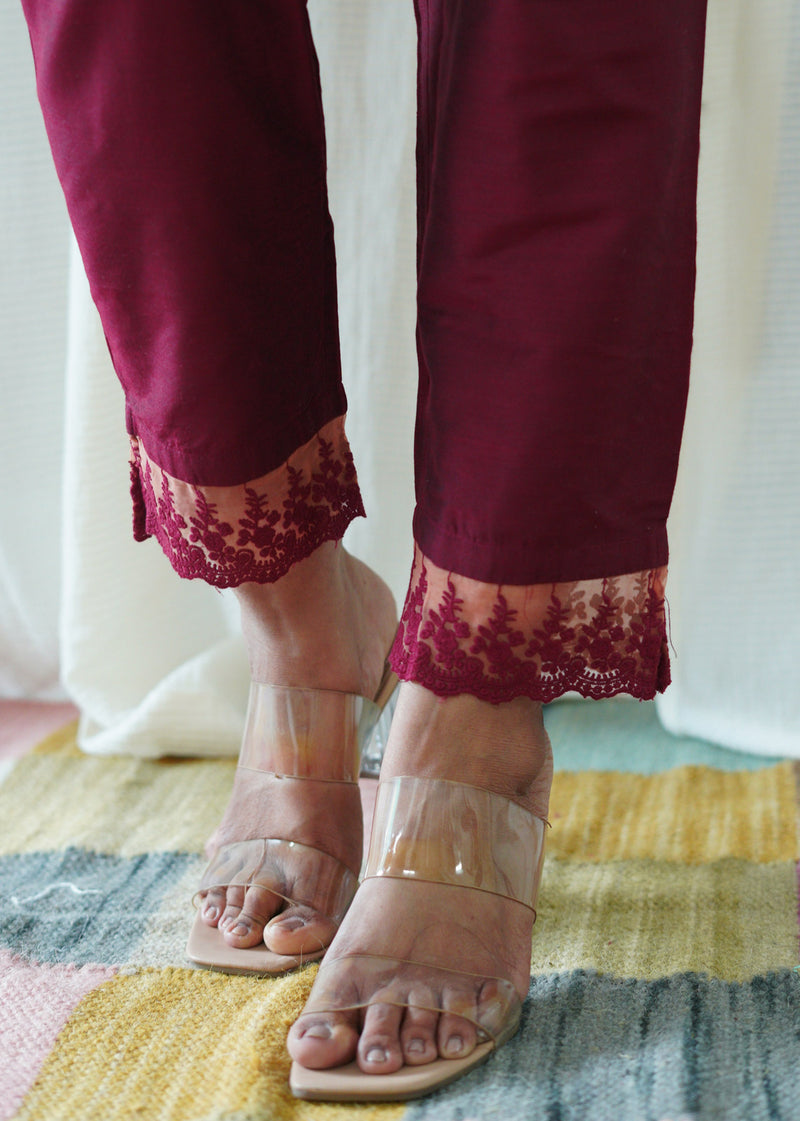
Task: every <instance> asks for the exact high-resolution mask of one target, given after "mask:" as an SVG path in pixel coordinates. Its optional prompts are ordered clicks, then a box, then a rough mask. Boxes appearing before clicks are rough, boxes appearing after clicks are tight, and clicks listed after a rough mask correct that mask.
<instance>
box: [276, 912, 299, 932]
mask: <svg viewBox="0 0 800 1121" xmlns="http://www.w3.org/2000/svg"><path fill="white" fill-rule="evenodd" d="M305 925H306V924H305V922H304V921H303V919H301V918H299V917H298V916H297V915H290V916H289V917H288V918H285V919H276V920H275V922H274V923H273V926H279V927H280V928H281V929H282V930H300V928H301V927H303V926H305Z"/></svg>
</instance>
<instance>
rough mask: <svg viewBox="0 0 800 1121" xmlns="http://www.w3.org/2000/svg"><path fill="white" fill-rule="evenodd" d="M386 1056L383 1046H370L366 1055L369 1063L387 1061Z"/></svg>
mask: <svg viewBox="0 0 800 1121" xmlns="http://www.w3.org/2000/svg"><path fill="white" fill-rule="evenodd" d="M386 1057H387V1056H386V1052H385V1051H384V1049H383V1048H382V1047H370V1049H369V1051H367V1055H366V1059H367V1062H368V1063H385V1062H386Z"/></svg>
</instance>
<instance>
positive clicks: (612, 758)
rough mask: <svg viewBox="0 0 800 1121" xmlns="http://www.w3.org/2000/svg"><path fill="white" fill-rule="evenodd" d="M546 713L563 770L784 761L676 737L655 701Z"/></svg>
mask: <svg viewBox="0 0 800 1121" xmlns="http://www.w3.org/2000/svg"><path fill="white" fill-rule="evenodd" d="M544 715H545V726H546V727H547V731H548V733H549V735H550V738H551V740H552V741H553V753H554V756H555V764H556V768H557V769H558V770H559V771H632V772H633V773H635V774H642V775H652V774H658V773H659V772H661V771H668V770H670V769H671V768H672V767H683V766H699V767H714V768H716V769H717V770H720V771H757V770H760V769H761V768H762V767H770V766H773V765H774V764H775V763H780V762H782V759H781V758H780V757H778V756H772V755H748V754H747V753H746V752H743V751H731V750H729V749H728V748H726V747H717V746H716V745H715V744H712V743H706V742H705V740H697V739H693V738H692V737H691V736H673V735H671V733H669V732H667V731H666V730H665V729H664V728H663V727H662V725H661V722H660V720H659V719H658V714H657V713H656V706H655V702H654V701H642V702H637V701H628V700H613V699H612V700H606V701H572V700H569V701H559V702H558V703H557V704H552V705H548V706H547V707H546V708H545V714H544ZM798 1117H800V1109H799V1110H798Z"/></svg>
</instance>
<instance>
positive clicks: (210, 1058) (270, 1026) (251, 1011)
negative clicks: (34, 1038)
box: [17, 967, 405, 1121]
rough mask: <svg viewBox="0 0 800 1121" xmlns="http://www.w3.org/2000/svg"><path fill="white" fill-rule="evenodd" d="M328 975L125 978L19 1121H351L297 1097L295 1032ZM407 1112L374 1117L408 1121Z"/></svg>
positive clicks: (69, 1031) (70, 1042)
mask: <svg viewBox="0 0 800 1121" xmlns="http://www.w3.org/2000/svg"><path fill="white" fill-rule="evenodd" d="M315 973H316V968H315V967H311V968H309V969H306V970H303V971H301V972H299V973H295V974H292V975H290V976H287V977H281V978H274V979H258V980H257V979H253V978H248V977H226V976H222V975H220V974H214V973H205V972H202V971H194V970H187V969H163V970H147V971H144V972H142V973H138V974H135V975H134V976H128V977H117V978H114V979H113V980H112V981H110V982H108V983H107V984H105V985H102V986H101V987H100V988H98V989H95V990H94V991H93V992H92V993H90V994H89V995H88V996H87V997H86V998H85V999H84V1000H83V1001H82V1002H81V1004H80V1005H78V1007H77V1009H76V1010H75V1012H74V1013H73V1015H72V1016H71V1018H70V1019H69V1021H68V1022H67V1025H66V1027H65V1028H64V1029H63V1031H62V1032H61V1034H60V1036H59V1037H58V1040H57V1041H56V1045H55V1047H54V1048H53V1051H52V1052H51V1054H50V1056H49V1057H48V1059H47V1060H46V1062H45V1064H44V1066H43V1067H42V1070H41V1072H40V1074H39V1077H38V1078H37V1080H36V1082H35V1083H34V1085H33V1087H32V1088H31V1090H30V1091H29V1092H28V1094H27V1096H26V1098H25V1100H24V1102H23V1105H22V1109H21V1111H20V1113H19V1114H18V1115H17V1121H75V1118H78V1117H79V1118H81V1121H123V1119H124V1121H130V1118H131V1117H142V1118H147V1121H215V1119H220V1121H221V1119H223V1118H224V1119H226V1121H230V1119H231V1118H236V1117H242V1118H256V1117H263V1118H269V1119H270V1121H345V1119H347V1118H350V1119H352V1116H353V1106H352V1105H350V1106H348V1105H333V1104H328V1103H312V1102H302V1101H299V1100H297V1099H295V1098H293V1097H292V1096H291V1094H290V1092H289V1085H288V1077H289V1057H288V1055H287V1053H286V1046H285V1041H286V1033H287V1031H288V1029H289V1026H290V1024H291V1023H292V1022H293V1021H294V1020H295V1019H296V1018H297V1016H298V1015H299V1013H300V1011H301V1009H302V1007H303V1004H304V1002H305V1000H306V998H307V996H308V992H309V990H310V988H311V983H312V981H313V978H314V976H315ZM404 1112H405V1107H404V1106H402V1105H377V1106H371V1107H370V1106H363V1107H360V1108H359V1110H358V1114H359V1117H360V1118H362V1119H363V1121H398V1119H399V1118H401V1117H402V1115H403V1113H404Z"/></svg>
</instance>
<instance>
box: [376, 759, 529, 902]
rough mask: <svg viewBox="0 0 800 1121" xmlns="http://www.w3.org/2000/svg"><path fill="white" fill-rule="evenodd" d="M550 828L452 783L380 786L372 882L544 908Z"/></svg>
mask: <svg viewBox="0 0 800 1121" xmlns="http://www.w3.org/2000/svg"><path fill="white" fill-rule="evenodd" d="M544 832H545V822H544V821H542V820H541V819H540V818H538V817H535V816H534V815H533V814H532V813H530V812H529V811H528V810H525V809H523V808H522V806H519V805H517V803H516V802H511V801H509V799H508V798H504V797H503V796H502V795H500V794H492V793H491V792H490V791H488V790H481V789H479V788H478V787H475V786H467V785H466V784H465V783H460V782H448V781H447V780H445V779H423V778H408V777H405V776H401V777H398V778H393V779H388V780H386V781H384V782H381V784H380V785H379V786H378V795H377V800H376V804H375V815H374V818H373V823H372V836H371V838H370V846H369V854H368V856H367V863H366V868H365V871H364V877H365V878H367V877H369V876H393V877H396V878H399V879H416V880H425V881H427V882H429V883H441V884H453V885H456V886H459V887H470V888H478V889H480V890H481V891H489V892H493V893H494V894H496V895H502V896H505V897H506V898H508V899H514V900H516V901H517V902H519V903H523V904H524V905H525V906H526V907H530V908H534V907H535V905H536V892H537V889H538V886H539V879H540V876H541V868H542V859H543V856H544Z"/></svg>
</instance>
